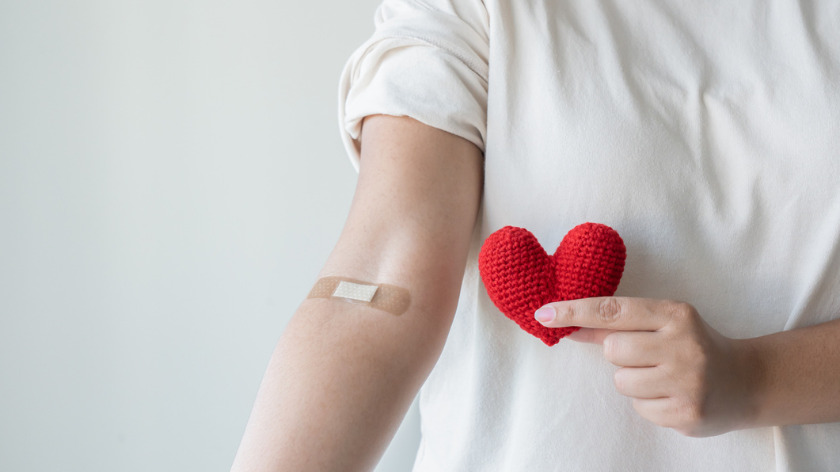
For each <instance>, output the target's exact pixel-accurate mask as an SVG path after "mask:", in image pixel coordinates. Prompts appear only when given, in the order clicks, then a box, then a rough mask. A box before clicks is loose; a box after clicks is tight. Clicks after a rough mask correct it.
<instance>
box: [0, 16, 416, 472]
mask: <svg viewBox="0 0 840 472" xmlns="http://www.w3.org/2000/svg"><path fill="white" fill-rule="evenodd" d="M378 1H379V0H364V1H354V2H347V1H339V0H330V1H328V2H293V1H290V0H280V1H277V0H275V1H257V0H239V1H235V2H233V1H219V0H202V1H198V0H196V1H183V0H166V1H163V0H144V1H139V0H138V1H128V0H99V1H94V0H77V1H58V0H4V1H0V470H3V471H79V472H82V471H84V472H91V471H109V472H111V471H144V472H145V471H152V470H153V471H198V470H202V471H211V470H228V469H229V467H230V464H231V461H232V460H233V456H234V453H235V451H236V448H237V446H238V443H239V440H240V438H241V435H242V432H243V430H244V427H245V423H246V421H247V417H248V414H249V412H250V409H251V406H252V404H253V401H254V397H255V395H256V391H257V387H258V386H259V382H260V379H261V378H262V374H263V371H264V369H265V366H266V364H267V362H268V358H269V355H270V353H271V351H272V349H273V348H274V345H275V342H276V340H277V338H278V336H279V335H280V333H281V331H282V330H283V327H284V326H285V324H286V323H287V321H288V320H289V318H290V317H291V315H292V313H293V311H294V309H295V308H296V306H297V305H298V303H299V302H300V300H301V299H302V298H303V297H304V296H305V294H306V293H307V291H308V289H309V288H310V286H311V284H312V282H313V281H314V277H315V274H316V273H317V271H318V269H319V268H320V266H321V264H322V263H323V262H324V260H325V259H326V256H327V254H328V252H329V250H330V249H331V247H332V245H333V244H334V243H335V241H336V239H337V237H338V234H339V231H340V229H341V226H342V223H343V220H344V218H345V216H346V213H347V210H348V208H349V202H350V198H351V197H352V193H353V189H354V186H355V180H356V174H355V172H354V171H353V169H352V166H351V165H350V163H349V161H348V160H347V158H346V156H345V155H344V150H343V148H342V145H341V141H340V139H339V135H338V125H337V119H336V109H337V101H336V96H337V93H336V90H337V84H338V78H339V73H340V71H341V68H342V66H343V64H344V62H345V60H346V59H347V57H348V56H349V55H350V53H351V52H352V51H353V50H354V49H355V48H356V47H357V46H359V45H360V44H361V43H362V42H363V41H364V40H365V39H366V38H367V37H368V36H369V35H370V34H371V33H372V31H373V24H372V18H373V12H374V9H375V6H376V5H377V3H378ZM418 436H419V432H418V427H417V419H416V412H414V411H412V413H411V414H410V415H409V417H408V420H407V422H406V423H404V425H403V428H402V429H401V432H400V434H399V436H398V437H397V439H396V440H395V442H394V443H392V447H391V448H390V449H389V452H388V454H387V455H386V457H385V458H384V459H383V461H382V462H381V463H380V467H379V469H378V470H380V471H400V470H407V469H409V468H410V465H411V463H412V462H413V458H414V454H415V450H416V446H417V441H418Z"/></svg>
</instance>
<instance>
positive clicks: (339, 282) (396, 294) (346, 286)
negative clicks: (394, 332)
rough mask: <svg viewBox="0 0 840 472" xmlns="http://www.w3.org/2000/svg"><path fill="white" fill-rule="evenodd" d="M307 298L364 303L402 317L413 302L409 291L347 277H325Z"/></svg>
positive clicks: (317, 283) (316, 284) (319, 280)
mask: <svg viewBox="0 0 840 472" xmlns="http://www.w3.org/2000/svg"><path fill="white" fill-rule="evenodd" d="M306 298H335V299H339V300H345V301H348V302H353V303H363V304H365V305H368V306H370V307H371V308H376V309H379V310H383V311H387V312H388V313H391V314H393V315H401V314H403V313H404V312H405V310H407V309H408V304H409V302H410V301H411V299H410V297H409V295H408V290H406V289H404V288H401V287H396V286H394V285H388V284H374V283H370V282H362V281H360V280H355V279H348V278H345V277H324V278H321V279H318V281H317V282H315V286H314V287H312V290H311V291H310V292H309V296H307V297H306Z"/></svg>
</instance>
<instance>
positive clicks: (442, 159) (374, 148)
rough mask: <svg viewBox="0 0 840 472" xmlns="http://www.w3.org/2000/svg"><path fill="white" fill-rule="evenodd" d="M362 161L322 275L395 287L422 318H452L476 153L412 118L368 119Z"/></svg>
mask: <svg viewBox="0 0 840 472" xmlns="http://www.w3.org/2000/svg"><path fill="white" fill-rule="evenodd" d="M361 156H362V157H361V165H360V169H359V180H358V184H357V188H356V193H355V195H354V197H353V203H352V205H351V209H350V214H349V216H348V219H347V222H346V224H345V227H344V230H343V231H342V234H341V237H340V238H339V241H338V243H337V244H336V246H335V249H334V250H333V252H332V254H331V255H330V257H329V259H328V261H327V263H326V265H325V267H324V269H323V271H322V275H341V276H346V277H355V278H358V279H362V280H369V281H372V282H381V283H391V284H395V285H400V286H402V287H405V288H407V289H408V290H409V291H410V292H411V294H412V300H413V301H416V302H417V303H421V304H422V305H424V307H423V308H424V310H423V311H426V310H433V311H440V310H444V311H454V307H455V304H456V303H457V296H458V290H459V288H460V281H461V278H462V277H463V271H464V265H465V262H466V257H467V252H468V250H469V243H470V237H471V234H472V230H473V226H474V224H475V220H476V216H477V212H478V207H479V202H480V198H481V185H482V172H483V171H482V169H483V157H482V154H481V151H480V150H479V149H478V148H477V147H476V146H475V145H474V144H472V143H471V142H469V141H467V140H466V139H464V138H461V137H458V136H455V135H453V134H450V133H447V132H445V131H441V130H439V129H436V128H432V127H430V126H427V125H424V124H422V123H420V122H418V121H416V120H413V119H411V118H407V117H394V116H386V115H374V116H369V117H367V118H366V119H365V121H364V129H363V133H362V136H361ZM413 303H414V302H413ZM450 308H451V310H450Z"/></svg>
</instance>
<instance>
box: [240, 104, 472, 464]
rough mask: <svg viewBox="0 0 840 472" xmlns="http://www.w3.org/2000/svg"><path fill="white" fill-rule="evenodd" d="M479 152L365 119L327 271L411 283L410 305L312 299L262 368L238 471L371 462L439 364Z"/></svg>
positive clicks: (428, 133) (409, 126) (422, 129)
mask: <svg viewBox="0 0 840 472" xmlns="http://www.w3.org/2000/svg"><path fill="white" fill-rule="evenodd" d="M481 182H482V156H481V153H480V151H479V149H478V148H476V147H475V145H473V144H471V143H470V142H468V141H466V140H464V139H462V138H459V137H457V136H454V135H451V134H449V133H446V132H443V131H440V130H437V129H434V128H431V127H428V126H426V125H423V124H421V123H419V122H417V121H414V120H412V119H409V118H396V117H387V116H373V117H368V118H367V119H366V120H365V124H364V133H363V137H362V162H361V168H360V174H359V181H358V186H357V189H356V194H355V196H354V198H353V204H352V206H351V210H350V215H349V217H348V220H347V223H346V225H345V227H344V230H343V232H342V234H341V237H340V238H339V241H338V243H337V245H336V247H335V249H334V250H333V252H332V254H331V255H330V257H329V259H328V261H327V263H326V265H325V267H324V268H323V270H322V271H321V274H320V276H329V275H340V276H344V277H351V278H355V279H360V280H365V281H371V282H381V283H389V284H393V285H397V286H400V287H404V288H406V289H408V290H409V291H410V295H411V305H410V306H409V308H408V311H406V312H405V313H403V314H402V315H399V316H395V315H392V314H390V313H387V312H384V311H379V310H376V309H373V308H369V307H367V306H364V305H358V304H351V303H346V302H341V301H335V300H330V299H307V300H305V301H304V302H303V303H302V304H301V305H300V307H299V308H298V310H297V312H296V313H295V315H294V317H293V318H292V320H291V321H290V323H289V325H288V326H287V327H286V330H285V331H284V333H283V335H282V337H281V339H280V341H279V343H278V345H277V348H276V349H275V351H274V354H273V355H272V358H271V361H270V363H269V366H268V370H267V371H266V373H265V377H264V379H263V382H262V385H261V387H260V391H259V393H258V395H257V400H256V403H255V405H254V409H253V412H252V413H251V418H250V420H249V422H248V426H247V428H246V431H245V435H244V437H243V439H242V443H241V445H240V448H239V451H238V453H237V456H236V459H235V460H234V465H233V469H232V470H233V471H237V472H239V471H279V470H283V471H285V470H290V471H291V470H294V471H309V470H317V471H333V470H335V471H338V470H340V471H354V470H368V469H371V468H373V466H374V465H375V464H376V462H377V460H378V458H379V456H380V455H381V454H382V452H383V451H384V449H385V447H386V446H387V444H388V441H389V440H390V438H391V436H392V435H393V433H394V431H395V430H396V428H397V426H399V423H400V420H401V419H402V417H403V415H404V414H405V411H406V410H407V409H408V406H409V405H410V403H411V400H412V398H413V397H414V395H415V393H416V392H417V390H418V388H419V387H420V385H421V384H422V383H423V381H424V380H425V378H426V376H427V375H428V373H429V371H430V370H431V368H432V366H433V365H434V363H435V362H436V360H437V358H438V356H439V354H440V351H441V349H442V347H443V343H444V341H445V339H446V335H447V332H448V330H449V326H450V323H451V321H452V316H453V314H454V311H455V308H456V305H457V301H458V293H459V290H460V283H461V278H462V277H463V271H464V265H465V262H466V256H467V251H468V247H469V239H470V235H471V233H472V228H473V225H474V223H475V218H476V213H477V210H478V205H479V200H480V192H481Z"/></svg>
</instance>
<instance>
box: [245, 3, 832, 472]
mask: <svg viewBox="0 0 840 472" xmlns="http://www.w3.org/2000/svg"><path fill="white" fill-rule="evenodd" d="M838 72H840V6H838V5H837V4H836V3H835V2H829V1H825V2H806V1H802V2H798V3H797V2H789V1H782V0H779V1H769V2H768V1H761V2H759V1H748V2H723V1H717V2H668V1H665V0H650V1H645V2H633V3H632V4H630V3H627V2H607V1H603V2H591V1H585V0H573V1H566V2H553V1H547V0H542V1H533V2H530V1H529V2H525V1H511V0H486V1H478V0H388V1H386V2H385V3H384V4H383V5H382V6H381V7H380V9H379V10H378V13H377V31H376V33H375V34H374V36H373V38H372V39H371V40H370V41H368V42H367V43H366V44H365V45H363V46H362V48H360V49H359V50H358V51H357V53H356V54H355V55H354V56H353V57H352V58H351V60H350V62H349V63H348V66H347V68H346V69H345V73H344V76H343V78H342V88H341V93H342V96H341V101H340V103H341V110H340V112H341V123H342V130H343V132H344V135H345V140H346V143H347V147H348V150H349V152H350V154H351V157H352V158H353V159H354V163H355V164H356V165H357V167H358V168H359V171H360V174H359V182H358V188H357V192H356V195H355V197H354V201H353V206H352V209H351V213H350V216H349V218H348V221H347V224H346V227H345V229H344V231H343V233H342V235H341V238H340V240H339V242H338V244H337V245H336V248H335V250H334V251H333V253H332V255H331V256H330V258H329V260H328V262H327V263H326V265H325V267H324V269H323V271H322V273H321V275H320V276H319V277H327V276H338V277H342V278H348V279H355V280H361V281H367V282H370V283H371V284H391V285H393V286H396V287H401V288H404V289H405V290H406V291H407V292H408V294H409V295H410V304H409V308H408V310H407V311H405V312H404V313H402V314H400V315H394V314H392V313H388V312H385V311H383V310H377V309H375V308H373V307H370V306H369V305H365V304H359V303H356V304H352V303H347V302H345V301H342V300H340V299H336V298H310V299H307V300H305V301H304V302H303V303H302V304H301V306H300V308H299V310H298V312H297V313H296V315H295V317H294V319H293V320H292V322H291V323H290V324H289V326H288V327H287V329H286V331H285V332H284V335H283V337H282V339H281V341H280V343H279V345H278V347H277V350H276V351H275V353H274V356H273V357H272V361H271V364H270V365H269V368H268V371H267V373H266V377H265V379H264V382H263V385H262V387H261V389H260V393H259V396H258V398H257V402H256V405H255V407H254V412H253V414H252V417H251V420H250V422H249V425H248V429H247V431H246V434H245V437H244V438H243V442H242V446H241V448H240V451H239V454H238V455H237V460H236V463H235V465H234V470H367V469H370V468H372V467H373V466H374V465H375V463H376V461H377V458H378V456H379V454H381V452H382V451H383V450H384V448H385V446H386V445H387V442H388V440H389V438H390V436H391V434H393V432H394V431H395V429H396V427H397V426H398V424H399V421H400V418H401V417H402V415H403V414H404V412H405V410H406V409H407V407H408V405H409V403H410V401H411V399H412V398H413V396H414V394H415V392H416V391H417V389H418V388H419V387H420V386H421V385H423V390H422V391H421V396H420V407H421V415H422V431H423V440H422V444H421V447H420V450H419V452H418V456H417V460H416V464H415V470H416V471H449V470H451V471H476V470H503V471H508V470H513V471H515V470H538V471H547V470H581V471H583V470H586V471H590V470H681V471H682V470H698V471H701V470H702V471H709V470H726V471H732V470H745V471H746V470H750V471H752V470H780V471H782V470H831V468H832V467H836V466H837V464H840V448H837V447H836V445H837V444H840V423H838V421H840V343H838V341H840V321H838V320H837V318H838V317H840V185H838V184H840V160H838V153H840V140H839V139H838V133H837V129H839V128H840V73H838ZM585 221H594V222H599V223H605V224H608V225H610V226H612V227H613V228H615V229H616V230H617V231H618V232H619V233H620V234H621V235H622V237H623V239H624V242H625V244H626V246H627V262H626V268H625V272H624V276H623V279H622V282H621V285H620V286H619V289H618V292H617V294H616V295H617V296H616V297H615V298H612V297H609V298H595V299H586V300H579V301H572V302H561V303H554V304H550V305H548V306H547V307H546V308H545V309H541V310H539V311H538V312H537V313H536V314H535V316H536V318H537V319H538V320H539V321H540V322H541V323H543V324H544V325H545V326H549V327H563V326H581V327H582V329H581V330H580V331H578V332H576V333H575V334H574V335H572V336H570V338H572V339H571V340H570V339H564V340H562V341H561V342H560V343H558V344H557V345H556V346H554V347H551V348H549V347H547V346H545V345H544V344H542V343H541V342H540V341H539V340H537V339H536V338H534V337H532V336H530V335H529V334H527V333H525V332H524V331H522V330H520V329H519V328H518V327H517V326H516V325H515V324H514V323H512V322H511V321H510V320H508V319H506V318H505V317H504V316H502V315H501V314H500V313H499V311H498V310H497V309H496V307H495V306H494V305H493V303H492V302H491V301H490V300H489V299H488V298H487V294H486V292H485V290H484V287H483V285H482V282H481V279H480V277H479V276H478V270H477V264H476V258H477V253H478V249H479V248H480V245H481V243H482V241H483V240H484V239H485V238H486V237H487V236H488V235H489V234H490V233H492V232H493V231H495V230H497V229H499V228H501V227H503V226H506V225H513V226H519V227H524V228H527V229H529V230H530V231H531V232H533V233H534V234H535V235H536V236H537V238H538V239H539V240H540V242H541V243H542V244H543V246H544V247H545V248H546V249H547V250H548V252H549V253H550V252H552V251H553V250H554V248H555V247H556V245H557V244H558V243H559V242H560V240H561V239H562V236H563V235H564V234H565V233H566V232H567V231H568V230H569V229H571V228H572V227H573V226H575V225H577V224H579V223H583V222H585ZM672 300H680V302H675V301H672ZM456 307H457V310H456ZM575 341H584V343H580V342H575ZM587 342H588V343H587ZM616 367H617V368H616ZM424 381H425V384H424ZM699 437H704V438H703V439H699Z"/></svg>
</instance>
